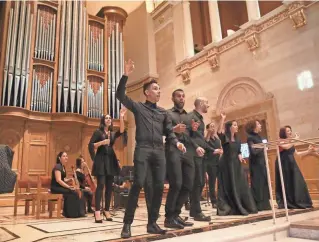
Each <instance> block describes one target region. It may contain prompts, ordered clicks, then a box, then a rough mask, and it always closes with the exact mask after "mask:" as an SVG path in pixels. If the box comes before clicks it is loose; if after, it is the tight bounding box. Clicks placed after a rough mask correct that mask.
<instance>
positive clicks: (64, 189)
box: [51, 152, 85, 218]
mask: <svg viewBox="0 0 319 242" xmlns="http://www.w3.org/2000/svg"><path fill="white" fill-rule="evenodd" d="M67 162H68V155H67V153H66V152H60V153H59V154H58V156H57V159H56V165H55V167H54V168H53V170H52V176H51V193H55V194H63V197H64V206H63V216H64V217H67V218H78V217H84V216H85V202H84V199H83V197H82V198H79V196H78V193H77V192H76V191H75V188H74V187H72V186H69V185H68V184H67V182H69V181H71V180H73V178H66V171H65V167H64V166H65V164H66V163H67Z"/></svg>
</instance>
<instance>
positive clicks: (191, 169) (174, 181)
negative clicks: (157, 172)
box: [165, 149, 195, 219]
mask: <svg viewBox="0 0 319 242" xmlns="http://www.w3.org/2000/svg"><path fill="white" fill-rule="evenodd" d="M166 161H167V163H166V167H167V176H168V182H169V190H168V194H167V198H166V204H165V217H166V218H168V219H170V218H174V217H177V216H179V215H180V213H181V211H182V207H183V204H184V203H185V202H186V201H187V200H188V197H189V195H190V192H191V191H192V189H193V184H194V176H195V166H194V159H193V154H190V152H187V153H185V154H183V153H182V152H180V151H179V150H177V149H175V150H166Z"/></svg>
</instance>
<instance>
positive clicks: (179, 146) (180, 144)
mask: <svg viewBox="0 0 319 242" xmlns="http://www.w3.org/2000/svg"><path fill="white" fill-rule="evenodd" d="M176 146H177V148H178V149H179V150H180V151H182V152H183V153H186V148H185V146H184V144H183V143H181V142H177V144H176Z"/></svg>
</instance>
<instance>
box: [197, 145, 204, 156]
mask: <svg viewBox="0 0 319 242" xmlns="http://www.w3.org/2000/svg"><path fill="white" fill-rule="evenodd" d="M196 153H197V155H198V156H200V157H202V156H204V154H205V150H204V149H203V148H202V147H197V149H196Z"/></svg>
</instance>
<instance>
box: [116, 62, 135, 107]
mask: <svg viewBox="0 0 319 242" xmlns="http://www.w3.org/2000/svg"><path fill="white" fill-rule="evenodd" d="M133 70H134V62H133V61H132V60H129V61H128V62H125V68H124V71H125V72H124V75H123V76H122V78H121V80H120V83H119V85H118V87H117V89H116V94H115V96H116V98H117V99H118V100H119V101H120V102H121V103H122V104H123V105H124V106H125V107H126V108H127V109H129V110H130V111H132V112H136V110H137V109H136V107H137V103H136V102H134V101H133V100H132V99H131V98H129V97H128V96H127V95H126V83H127V80H128V75H129V74H130V73H131V72H132V71H133Z"/></svg>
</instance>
